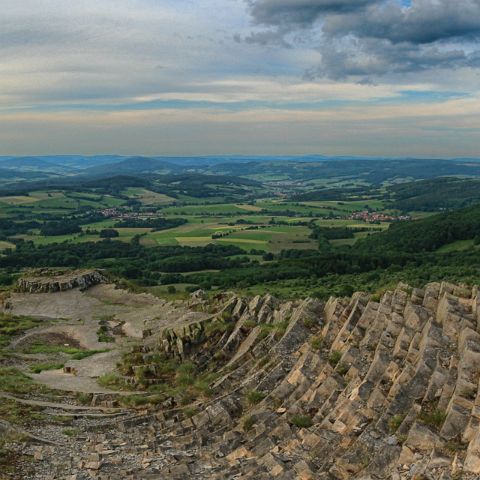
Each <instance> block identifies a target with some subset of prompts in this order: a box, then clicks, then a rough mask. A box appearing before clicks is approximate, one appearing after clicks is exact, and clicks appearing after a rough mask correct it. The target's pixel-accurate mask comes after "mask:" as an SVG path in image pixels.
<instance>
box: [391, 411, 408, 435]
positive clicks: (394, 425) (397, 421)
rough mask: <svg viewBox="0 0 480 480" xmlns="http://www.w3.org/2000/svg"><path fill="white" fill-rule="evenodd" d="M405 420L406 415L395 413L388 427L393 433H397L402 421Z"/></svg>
mask: <svg viewBox="0 0 480 480" xmlns="http://www.w3.org/2000/svg"><path fill="white" fill-rule="evenodd" d="M404 420H405V415H394V416H393V417H392V418H391V419H390V420H389V421H388V428H389V430H390V432H391V433H395V432H396V431H397V430H398V429H399V428H400V425H401V424H402V422H403V421H404Z"/></svg>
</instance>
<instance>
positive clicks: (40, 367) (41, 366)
mask: <svg viewBox="0 0 480 480" xmlns="http://www.w3.org/2000/svg"><path fill="white" fill-rule="evenodd" d="M63 365H64V364H63V363H37V364H36V365H32V366H31V367H30V370H31V371H32V372H33V373H40V372H43V371H44V370H60V369H61V368H63Z"/></svg>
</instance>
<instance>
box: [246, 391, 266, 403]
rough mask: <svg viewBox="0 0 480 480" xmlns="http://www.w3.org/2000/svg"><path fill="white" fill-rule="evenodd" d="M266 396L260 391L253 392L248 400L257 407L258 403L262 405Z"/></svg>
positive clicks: (249, 393) (248, 395) (248, 394)
mask: <svg viewBox="0 0 480 480" xmlns="http://www.w3.org/2000/svg"><path fill="white" fill-rule="evenodd" d="M265 396H266V395H265V394H264V393H262V392H259V391H258V390H251V391H250V392H248V393H247V396H246V398H247V401H248V403H249V404H250V405H256V404H257V403H260V402H261V401H262V400H263V399H264V398H265Z"/></svg>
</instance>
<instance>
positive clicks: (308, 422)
mask: <svg viewBox="0 0 480 480" xmlns="http://www.w3.org/2000/svg"><path fill="white" fill-rule="evenodd" d="M290 423H291V424H292V425H295V426H296V427H298V428H310V427H311V426H312V425H313V421H312V419H311V418H310V417H309V416H308V415H295V416H293V417H292V418H291V420H290Z"/></svg>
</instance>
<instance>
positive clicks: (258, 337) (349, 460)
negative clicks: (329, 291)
mask: <svg viewBox="0 0 480 480" xmlns="http://www.w3.org/2000/svg"><path fill="white" fill-rule="evenodd" d="M479 305H480V296H479V292H478V290H477V289H476V288H473V289H470V288H464V287H462V288H460V287H456V286H454V285H450V284H446V283H443V284H430V285H427V286H426V287H425V288H424V289H412V288H410V287H408V286H406V285H399V286H398V287H397V289H396V290H395V291H389V292H386V293H385V294H384V295H383V297H382V298H381V299H380V300H379V301H378V302H377V301H373V300H371V299H370V298H369V296H367V295H365V294H361V293H358V294H355V295H354V296H353V297H352V298H350V299H338V298H332V299H330V300H329V301H328V302H327V303H326V304H322V303H320V302H319V301H316V300H312V299H308V300H304V301H299V302H288V303H281V302H280V301H278V300H276V299H275V298H272V297H270V296H266V297H256V298H254V299H253V300H250V301H247V300H245V299H240V298H237V297H235V296H223V297H219V298H217V299H216V300H215V301H214V302H213V303H208V302H206V301H204V300H201V299H200V300H199V299H198V298H197V300H196V302H195V308H197V309H204V310H205V309H210V310H211V312H212V315H211V316H210V317H208V318H203V319H201V320H197V319H195V318H190V319H186V320H185V321H184V322H183V323H181V324H178V325H174V326H172V327H169V328H164V329H162V330H160V331H156V330H155V328H154V324H152V325H150V326H149V328H148V330H147V331H146V332H145V334H144V336H145V338H144V340H143V342H142V344H141V345H140V346H139V347H137V348H136V349H135V350H134V352H133V353H132V354H131V356H130V357H128V358H130V360H131V359H132V358H133V359H135V361H136V363H135V364H133V365H130V367H129V368H128V369H127V370H128V371H126V373H125V372H124V373H125V374H126V376H127V377H128V379H129V381H130V382H131V383H134V384H138V383H139V381H140V380H139V376H138V372H139V371H140V370H141V372H142V378H141V381H142V382H143V384H142V385H143V387H142V388H145V387H148V386H154V385H156V384H160V383H161V382H162V378H161V370H162V369H161V364H160V363H159V362H161V361H162V359H163V360H165V359H169V358H171V359H176V361H185V360H189V361H190V362H193V364H194V365H195V366H196V368H197V369H198V371H200V372H202V371H213V372H215V373H217V375H215V379H214V380H212V382H211V384H210V392H209V397H208V398H198V399H193V401H192V404H190V405H184V404H182V403H184V402H182V401H181V398H180V397H177V396H176V395H175V394H172V395H171V396H170V398H168V399H165V402H164V403H163V404H162V406H157V407H155V408H151V409H149V410H148V411H147V410H146V411H145V412H143V413H142V414H139V415H137V416H134V417H131V418H129V419H125V420H122V421H120V422H115V423H114V422H112V423H110V424H109V425H108V426H105V427H104V429H103V431H101V432H100V433H98V432H97V433H92V434H91V435H89V437H88V438H87V439H86V441H85V442H84V443H82V444H81V446H78V447H77V448H73V449H72V448H68V447H66V446H65V447H62V448H59V449H58V450H57V451H56V453H55V454H51V455H50V454H49V453H48V452H50V451H52V452H53V451H55V448H54V447H45V451H44V452H43V453H42V455H41V458H42V459H43V462H44V463H43V465H49V468H50V470H49V474H50V475H52V474H53V475H54V478H67V477H64V476H65V475H66V474H67V473H70V474H71V473H72V472H73V473H75V475H77V476H76V477H75V478H76V479H77V480H80V479H84V478H85V479H87V478H92V477H93V478H103V479H118V478H132V479H160V478H168V479H218V480H220V479H222V480H223V479H233V478H242V479H248V478H250V479H256V480H257V479H282V480H283V479H302V480H307V479H325V480H327V479H329V480H330V479H332V480H333V479H335V480H340V479H363V480H367V479H392V480H397V479H417V480H419V479H445V480H446V479H452V480H453V479H459V478H463V479H475V478H480V428H479V423H480V396H479V393H478V386H479V380H480V333H479V332H480V308H479ZM97 430H98V429H97ZM49 449H50V450H49ZM59 451H60V452H61V453H62V457H61V458H62V463H61V464H60V465H59V464H58V462H57V464H56V465H55V462H54V458H58V452H59ZM45 462H46V463H45ZM44 469H45V467H44ZM55 475H57V476H55ZM62 475H63V476H62ZM33 478H44V477H42V476H38V477H33ZM45 478H46V477H45Z"/></svg>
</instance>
